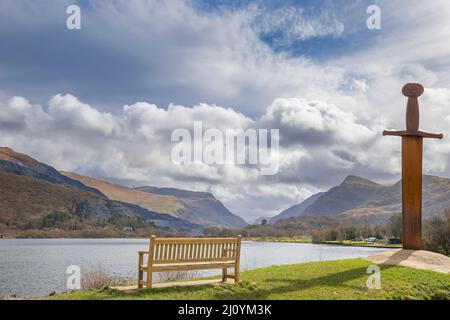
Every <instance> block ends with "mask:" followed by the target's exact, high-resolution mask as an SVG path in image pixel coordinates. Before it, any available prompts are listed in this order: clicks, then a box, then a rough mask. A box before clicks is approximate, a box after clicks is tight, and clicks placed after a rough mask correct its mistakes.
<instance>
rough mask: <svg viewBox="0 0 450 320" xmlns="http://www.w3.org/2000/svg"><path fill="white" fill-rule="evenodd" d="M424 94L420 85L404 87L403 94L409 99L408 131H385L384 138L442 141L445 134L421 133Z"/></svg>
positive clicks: (410, 84) (413, 84) (411, 84)
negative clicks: (410, 137) (420, 101)
mask: <svg viewBox="0 0 450 320" xmlns="http://www.w3.org/2000/svg"><path fill="white" fill-rule="evenodd" d="M423 92H424V88H423V86H422V85H421V84H419V83H407V84H405V85H404V86H403V89H402V93H403V95H404V96H406V97H408V104H407V106H406V130H404V131H386V130H385V131H383V135H384V136H414V137H422V138H433V139H442V138H443V137H444V136H443V134H436V133H429V132H423V131H419V116H420V114H419V100H418V99H417V98H418V97H420V96H421V95H422V94H423Z"/></svg>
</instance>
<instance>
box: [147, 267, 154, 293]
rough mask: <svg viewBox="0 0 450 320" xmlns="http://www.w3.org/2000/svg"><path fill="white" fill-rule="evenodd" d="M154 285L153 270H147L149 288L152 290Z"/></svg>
mask: <svg viewBox="0 0 450 320" xmlns="http://www.w3.org/2000/svg"><path fill="white" fill-rule="evenodd" d="M152 285H153V271H152V269H148V270H147V288H148V289H150V288H151V287H152Z"/></svg>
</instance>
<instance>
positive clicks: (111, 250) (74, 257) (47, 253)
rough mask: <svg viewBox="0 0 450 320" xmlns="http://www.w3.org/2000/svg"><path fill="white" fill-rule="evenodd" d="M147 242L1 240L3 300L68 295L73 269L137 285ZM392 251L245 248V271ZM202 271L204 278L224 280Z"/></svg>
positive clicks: (279, 245) (265, 244)
mask: <svg viewBox="0 0 450 320" xmlns="http://www.w3.org/2000/svg"><path fill="white" fill-rule="evenodd" d="M147 249H148V240H145V239H142V240H141V239H1V240H0V296H2V295H17V296H25V297H32V296H43V295H47V294H49V293H50V292H53V291H65V290H66V280H67V277H68V275H67V274H66V270H67V267H68V266H70V265H78V266H79V267H80V268H81V272H83V270H92V269H93V268H95V267H97V266H98V265H101V266H102V267H103V268H104V269H105V270H107V271H108V272H109V273H111V274H112V275H114V276H115V277H123V278H129V277H131V278H135V279H137V275H136V269H137V251H138V250H147ZM383 250H386V249H377V248H363V247H341V246H329V245H317V244H304V243H275V242H243V244H242V253H241V270H248V269H255V268H260V267H266V266H272V265H283V264H293V263H301V262H309V261H324V260H336V259H344V258H356V257H367V256H369V255H371V254H373V253H374V252H377V251H383ZM219 273H220V271H219V270H217V271H215V270H213V271H202V272H200V273H199V275H212V274H219Z"/></svg>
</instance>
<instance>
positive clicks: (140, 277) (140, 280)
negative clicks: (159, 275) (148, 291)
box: [138, 268, 144, 289]
mask: <svg viewBox="0 0 450 320" xmlns="http://www.w3.org/2000/svg"><path fill="white" fill-rule="evenodd" d="M139 269H140V268H139ZM143 280H144V271H141V270H139V272H138V289H142V287H143V285H142V281H143Z"/></svg>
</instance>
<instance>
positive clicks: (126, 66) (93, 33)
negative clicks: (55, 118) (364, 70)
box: [0, 0, 381, 115]
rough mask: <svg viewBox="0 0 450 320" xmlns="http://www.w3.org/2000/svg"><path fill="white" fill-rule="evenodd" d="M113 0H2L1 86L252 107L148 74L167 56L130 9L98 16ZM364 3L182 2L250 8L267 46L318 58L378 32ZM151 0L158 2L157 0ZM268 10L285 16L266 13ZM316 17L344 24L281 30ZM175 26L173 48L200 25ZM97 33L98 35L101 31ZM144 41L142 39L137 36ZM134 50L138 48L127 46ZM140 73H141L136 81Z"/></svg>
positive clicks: (201, 9)
mask: <svg viewBox="0 0 450 320" xmlns="http://www.w3.org/2000/svg"><path fill="white" fill-rule="evenodd" d="M138 2H139V1H138ZM71 3H78V4H80V6H81V7H82V24H83V29H82V30H81V31H68V30H66V29H65V28H64V26H65V19H66V17H67V16H66V15H65V9H66V7H67V5H68V4H71ZM113 3H114V2H112V1H109V2H108V1H99V2H97V3H95V1H94V2H93V1H88V0H86V1H78V2H77V1H75V2H74V1H65V0H64V1H58V2H48V1H43V2H31V1H18V2H17V1H9V0H8V1H3V2H2V5H1V7H2V11H1V13H0V15H1V20H0V35H1V38H2V40H3V41H2V47H3V48H1V49H2V50H1V51H0V59H1V60H0V61H1V62H0V64H1V67H2V69H6V70H7V71H8V70H9V69H14V72H13V74H11V73H9V72H7V73H6V74H5V73H3V77H0V84H1V86H2V89H3V90H7V91H9V92H11V93H12V94H20V95H24V96H27V97H30V98H32V99H33V100H35V101H36V102H40V103H44V102H45V101H46V100H47V99H48V97H49V96H51V95H53V94H54V93H55V92H70V93H72V94H75V95H76V96H78V97H80V98H82V99H86V100H89V101H90V102H92V103H96V104H97V105H99V106H101V107H103V108H106V109H111V108H120V107H121V106H122V105H123V104H125V103H130V102H135V101H140V100H146V101H147V100H151V101H152V102H155V103H157V104H159V105H168V104H169V103H171V102H175V103H181V104H194V103H199V102H209V103H217V104H225V103H226V104H232V105H233V106H234V107H236V108H238V109H239V108H241V107H242V108H245V110H246V112H247V113H248V114H252V115H254V114H257V111H253V109H252V107H253V104H254V103H252V101H248V100H249V99H246V100H247V101H246V102H245V103H246V104H250V107H247V106H245V105H241V104H243V103H242V102H241V101H239V99H234V100H233V99H220V98H219V97H215V96H213V97H208V94H202V93H201V92H200V91H201V90H200V89H199V88H192V87H191V86H190V85H189V84H184V85H183V84H176V81H171V80H172V79H171V78H170V76H167V79H165V81H162V80H161V79H151V78H152V74H154V75H155V78H156V77H158V76H159V75H160V74H161V73H171V72H172V70H171V63H170V57H166V56H165V53H164V52H159V51H160V50H159V48H155V47H153V46H152V37H151V36H149V37H147V38H146V37H145V36H143V35H135V34H133V32H134V31H133V30H132V28H133V26H132V24H133V23H132V20H133V17H132V16H130V19H129V20H127V19H126V17H120V18H119V19H118V21H117V23H116V22H115V21H114V20H113V18H111V19H108V18H107V17H105V16H106V14H107V13H106V12H108V11H109V10H112V9H111V6H112V4H113ZM116 3H120V1H119V2H116ZM367 3H369V2H368V1H357V2H355V3H353V4H349V3H348V1H334V2H331V1H256V2H255V1H200V0H199V1H191V2H188V3H187V5H189V6H190V7H192V8H193V10H194V11H197V12H198V14H199V15H206V16H221V15H222V16H224V15H226V14H230V12H235V13H236V12H242V13H245V12H246V11H247V12H249V11H252V10H253V13H252V14H253V15H254V16H253V17H249V18H248V21H246V22H245V23H248V27H249V28H250V30H253V31H254V32H255V35H256V36H257V37H258V39H260V40H261V41H262V43H264V44H267V45H268V46H269V47H270V48H271V49H272V50H273V51H274V52H276V53H284V54H288V55H290V56H292V57H307V58H309V59H313V60H317V61H321V62H326V61H328V60H331V59H334V58H336V57H340V56H344V55H345V54H346V53H348V52H355V51H357V50H359V49H360V48H362V47H364V46H367V45H371V41H372V38H375V37H377V36H379V34H380V33H381V31H380V32H371V31H369V30H367V28H366V27H365V19H366V17H367V15H366V13H365V8H366V7H367ZM157 5H161V6H163V5H164V4H163V2H160V4H157ZM119 6H120V5H119ZM127 7H128V8H127V9H126V10H130V12H131V11H132V9H130V7H129V6H127ZM286 8H289V9H290V10H298V11H292V16H291V17H287V18H286V17H285V16H283V13H284V12H283V11H282V10H285V9H286ZM276 12H278V15H279V16H277V17H275V15H274V13H276ZM349 12H350V13H351V14H349ZM133 14H134V13H133ZM25 16H26V17H25ZM272 18H275V19H278V20H280V19H284V18H286V20H285V21H276V20H274V21H271V19H272ZM122 19H123V20H122ZM316 19H317V20H318V21H319V23H320V24H324V25H326V24H327V23H329V24H332V23H335V22H336V21H339V23H342V25H343V26H344V25H345V27H344V28H343V31H342V32H341V33H339V34H336V33H333V30H329V31H325V33H324V34H323V35H319V36H316V35H315V34H314V32H313V34H311V35H310V36H307V37H306V38H301V37H299V38H298V39H297V38H296V35H295V34H294V37H293V38H289V36H288V33H289V32H290V31H292V28H294V27H295V26H296V25H297V24H298V23H299V22H300V21H304V20H309V21H311V22H314V21H315V20H316ZM122 23H125V24H127V26H124V29H126V28H127V27H129V28H130V30H128V31H127V30H123V31H122V32H120V31H119V34H117V37H115V36H114V34H113V32H114V29H120V27H121V26H120V24H122ZM319 23H318V24H317V28H318V27H319ZM266 24H267V25H266ZM271 24H272V25H271ZM263 25H266V26H264V27H263ZM151 27H152V22H151V21H148V22H147V24H144V25H143V26H142V30H145V28H151ZM180 27H181V26H180ZM181 29H182V28H180V30H176V31H178V32H180V33H179V34H178V35H177V36H174V38H175V39H167V42H169V41H170V42H173V43H172V44H171V45H170V47H173V50H176V49H177V48H176V47H177V42H179V43H180V45H181V46H183V47H188V48H190V47H192V46H195V42H196V41H199V40H198V38H199V37H201V33H196V30H187V31H186V33H185V34H183V33H182V30H181ZM331 29H333V27H331ZM174 32H175V30H174ZM102 35H105V36H106V37H104V38H102ZM129 36H131V37H129ZM170 36H172V35H170ZM161 37H163V35H161ZM144 41H145V42H146V43H143V42H144ZM160 41H161V42H159V43H158V46H159V45H161V44H162V45H164V42H165V41H164V39H160ZM200 41H201V40H200ZM128 44H129V45H130V48H129V50H128V49H127V47H128ZM135 50H138V51H140V52H133V51H135ZM163 50H164V51H165V50H168V49H164V48H163ZM144 52H147V54H148V55H154V56H157V57H158V55H159V54H161V55H162V56H161V57H158V58H157V59H156V58H155V59H146V58H145V57H143V54H144ZM159 59H165V61H160V60H159ZM158 60H159V61H158ZM16 71H19V72H16ZM143 78H145V79H146V80H147V81H143ZM269 100H270V99H269ZM269 100H267V101H266V103H267V102H269ZM255 103H257V102H255Z"/></svg>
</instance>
